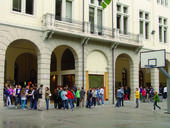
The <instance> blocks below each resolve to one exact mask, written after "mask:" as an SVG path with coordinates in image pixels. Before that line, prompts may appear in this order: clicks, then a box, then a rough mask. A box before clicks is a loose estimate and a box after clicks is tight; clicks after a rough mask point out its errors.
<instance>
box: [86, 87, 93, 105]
mask: <svg viewBox="0 0 170 128" xmlns="http://www.w3.org/2000/svg"><path fill="white" fill-rule="evenodd" d="M91 98H92V90H91V89H90V91H89V92H88V93H87V105H86V108H91V104H92V102H91Z"/></svg>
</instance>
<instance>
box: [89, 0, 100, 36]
mask: <svg viewBox="0 0 170 128" xmlns="http://www.w3.org/2000/svg"><path fill="white" fill-rule="evenodd" d="M91 2H92V1H90V2H89V22H90V32H91V33H95V34H98V35H102V34H103V33H102V30H103V22H102V20H103V11H102V7H101V6H100V5H101V2H102V0H94V3H93V4H92V3H91Z"/></svg>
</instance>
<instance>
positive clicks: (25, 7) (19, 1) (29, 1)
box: [12, 0, 34, 15]
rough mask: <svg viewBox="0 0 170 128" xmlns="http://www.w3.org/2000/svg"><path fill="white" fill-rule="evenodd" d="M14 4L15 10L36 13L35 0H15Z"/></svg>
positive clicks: (13, 8)
mask: <svg viewBox="0 0 170 128" xmlns="http://www.w3.org/2000/svg"><path fill="white" fill-rule="evenodd" d="M23 3H24V4H23ZM12 6H13V7H12V10H13V11H16V12H21V13H26V14H30V15H33V14H34V0H13V5H12Z"/></svg>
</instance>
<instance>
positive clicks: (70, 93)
mask: <svg viewBox="0 0 170 128" xmlns="http://www.w3.org/2000/svg"><path fill="white" fill-rule="evenodd" d="M66 96H67V98H68V99H74V96H73V93H72V92H71V91H68V92H67V95H66Z"/></svg>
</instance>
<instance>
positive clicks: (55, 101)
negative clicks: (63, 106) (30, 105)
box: [53, 88, 59, 109]
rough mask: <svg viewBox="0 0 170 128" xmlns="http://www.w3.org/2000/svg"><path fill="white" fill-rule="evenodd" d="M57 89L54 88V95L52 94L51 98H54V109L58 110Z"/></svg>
mask: <svg viewBox="0 0 170 128" xmlns="http://www.w3.org/2000/svg"><path fill="white" fill-rule="evenodd" d="M58 93H59V92H58V88H56V89H55V90H54V94H53V98H54V108H55V109H57V108H58V104H59V101H58Z"/></svg>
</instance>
